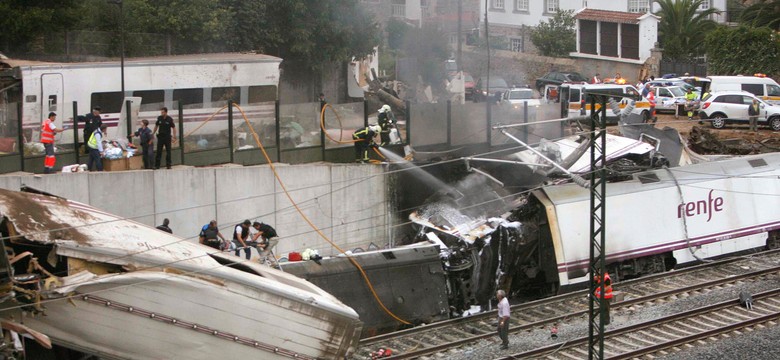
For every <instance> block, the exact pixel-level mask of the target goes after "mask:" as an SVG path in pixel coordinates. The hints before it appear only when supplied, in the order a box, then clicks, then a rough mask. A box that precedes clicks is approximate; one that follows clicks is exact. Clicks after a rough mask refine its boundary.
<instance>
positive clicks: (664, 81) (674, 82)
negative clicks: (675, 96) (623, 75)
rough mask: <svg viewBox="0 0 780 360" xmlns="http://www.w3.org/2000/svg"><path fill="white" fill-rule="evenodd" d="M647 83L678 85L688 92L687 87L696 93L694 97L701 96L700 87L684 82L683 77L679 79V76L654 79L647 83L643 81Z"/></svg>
mask: <svg viewBox="0 0 780 360" xmlns="http://www.w3.org/2000/svg"><path fill="white" fill-rule="evenodd" d="M647 84H650V85H653V87H665V86H679V87H680V88H682V90H683V92H688V89H692V90H693V92H695V93H696V97H697V98H701V88H697V87H695V86H693V85H691V84H689V83H687V82H685V81H684V80H683V79H679V78H674V79H655V80H653V81H648V82H647V83H645V85H647Z"/></svg>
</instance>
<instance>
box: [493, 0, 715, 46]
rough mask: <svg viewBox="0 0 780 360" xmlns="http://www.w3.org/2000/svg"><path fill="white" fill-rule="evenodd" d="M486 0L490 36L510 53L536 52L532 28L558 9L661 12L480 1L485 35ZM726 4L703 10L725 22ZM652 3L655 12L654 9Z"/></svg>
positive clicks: (557, 1) (636, 0)
mask: <svg viewBox="0 0 780 360" xmlns="http://www.w3.org/2000/svg"><path fill="white" fill-rule="evenodd" d="M485 1H488V23H489V24H490V36H491V37H503V38H505V39H506V43H507V48H508V50H512V51H518V52H527V51H532V50H533V45H532V44H531V40H530V29H531V28H532V27H534V26H536V25H539V22H541V21H548V19H550V18H551V17H552V16H553V15H555V12H556V11H557V10H558V9H561V10H573V11H577V10H580V9H582V8H588V9H594V10H608V11H621V12H630V13H647V12H648V11H650V12H656V11H658V10H659V7H658V4H657V3H655V2H654V1H653V0H481V5H480V22H481V26H480V29H481V30H480V31H482V32H484V27H485V24H484V19H485ZM726 1H727V0H708V2H705V3H704V4H702V6H701V9H702V10H705V9H709V8H715V9H718V10H719V11H720V14H718V15H714V16H713V18H712V19H713V20H715V21H717V22H720V23H725V22H726ZM651 4H652V9H651Z"/></svg>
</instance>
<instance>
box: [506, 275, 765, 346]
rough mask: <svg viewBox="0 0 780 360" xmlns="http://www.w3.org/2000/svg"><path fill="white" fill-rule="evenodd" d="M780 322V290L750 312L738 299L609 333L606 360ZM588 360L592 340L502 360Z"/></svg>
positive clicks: (762, 295)
mask: <svg viewBox="0 0 780 360" xmlns="http://www.w3.org/2000/svg"><path fill="white" fill-rule="evenodd" d="M778 319H780V289H775V290H770V291H766V292H763V293H760V294H757V295H755V296H753V307H752V308H751V309H750V310H748V309H746V308H745V307H743V306H742V305H741V304H740V302H739V299H735V300H729V301H724V302H721V303H717V304H713V305H709V306H705V307H702V308H698V309H694V310H690V311H686V312H682V313H679V314H674V315H670V316H667V317H664V318H661V319H656V320H652V321H647V322H644V323H641V324H635V325H631V326H626V327H622V328H619V329H615V330H611V331H607V332H606V333H605V334H604V358H605V359H616V360H617V359H632V358H636V357H641V356H647V355H652V354H656V353H659V352H661V351H666V350H668V349H674V348H676V347H678V346H681V345H685V344H690V343H693V342H696V341H701V340H704V339H713V338H716V337H717V336H719V335H723V334H727V333H731V332H734V331H738V330H740V329H744V328H747V327H752V326H756V325H760V324H763V323H769V322H776V321H777V320H778ZM587 356H588V338H587V337H581V338H578V339H574V340H570V341H568V342H566V344H564V345H561V344H554V345H550V346H545V347H542V348H537V349H534V350H531V351H527V352H524V353H520V354H514V355H510V356H506V357H502V358H499V359H501V360H510V359H528V358H534V359H550V360H554V359H577V358H582V357H587Z"/></svg>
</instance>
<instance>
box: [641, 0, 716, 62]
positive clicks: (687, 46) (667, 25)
mask: <svg viewBox="0 0 780 360" xmlns="http://www.w3.org/2000/svg"><path fill="white" fill-rule="evenodd" d="M705 1H708V0H656V2H657V3H658V5H659V6H660V7H661V10H659V11H658V12H656V13H655V15H657V16H660V17H661V21H660V23H659V24H658V32H659V37H660V40H661V46H662V47H663V49H664V57H665V58H670V59H675V60H679V59H686V58H690V57H692V56H693V55H695V54H696V53H697V51H698V50H699V49H700V48H701V47H702V44H703V43H704V38H705V37H706V36H707V32H708V31H709V30H711V29H713V28H714V27H715V25H716V23H715V21H713V20H711V19H710V16H711V15H713V14H719V13H720V12H719V11H718V10H716V9H713V8H709V9H707V10H703V11H699V6H701V5H702V4H703V3H704V2H705Z"/></svg>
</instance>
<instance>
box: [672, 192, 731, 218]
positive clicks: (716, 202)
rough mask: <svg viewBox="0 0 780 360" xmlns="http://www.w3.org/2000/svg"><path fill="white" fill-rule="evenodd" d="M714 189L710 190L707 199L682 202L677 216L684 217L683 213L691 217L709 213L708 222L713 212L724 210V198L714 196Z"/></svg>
mask: <svg viewBox="0 0 780 360" xmlns="http://www.w3.org/2000/svg"><path fill="white" fill-rule="evenodd" d="M713 191H715V190H710V194H709V196H707V199H706V200H699V201H691V202H687V203H685V204H680V206H678V207H677V218H678V219H679V218H682V217H683V215H685V216H687V217H691V216H694V215H701V214H707V222H709V221H710V219H712V213H714V212H716V211H723V198H722V197H720V196H718V197H716V198H713V197H712V192H713Z"/></svg>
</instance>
